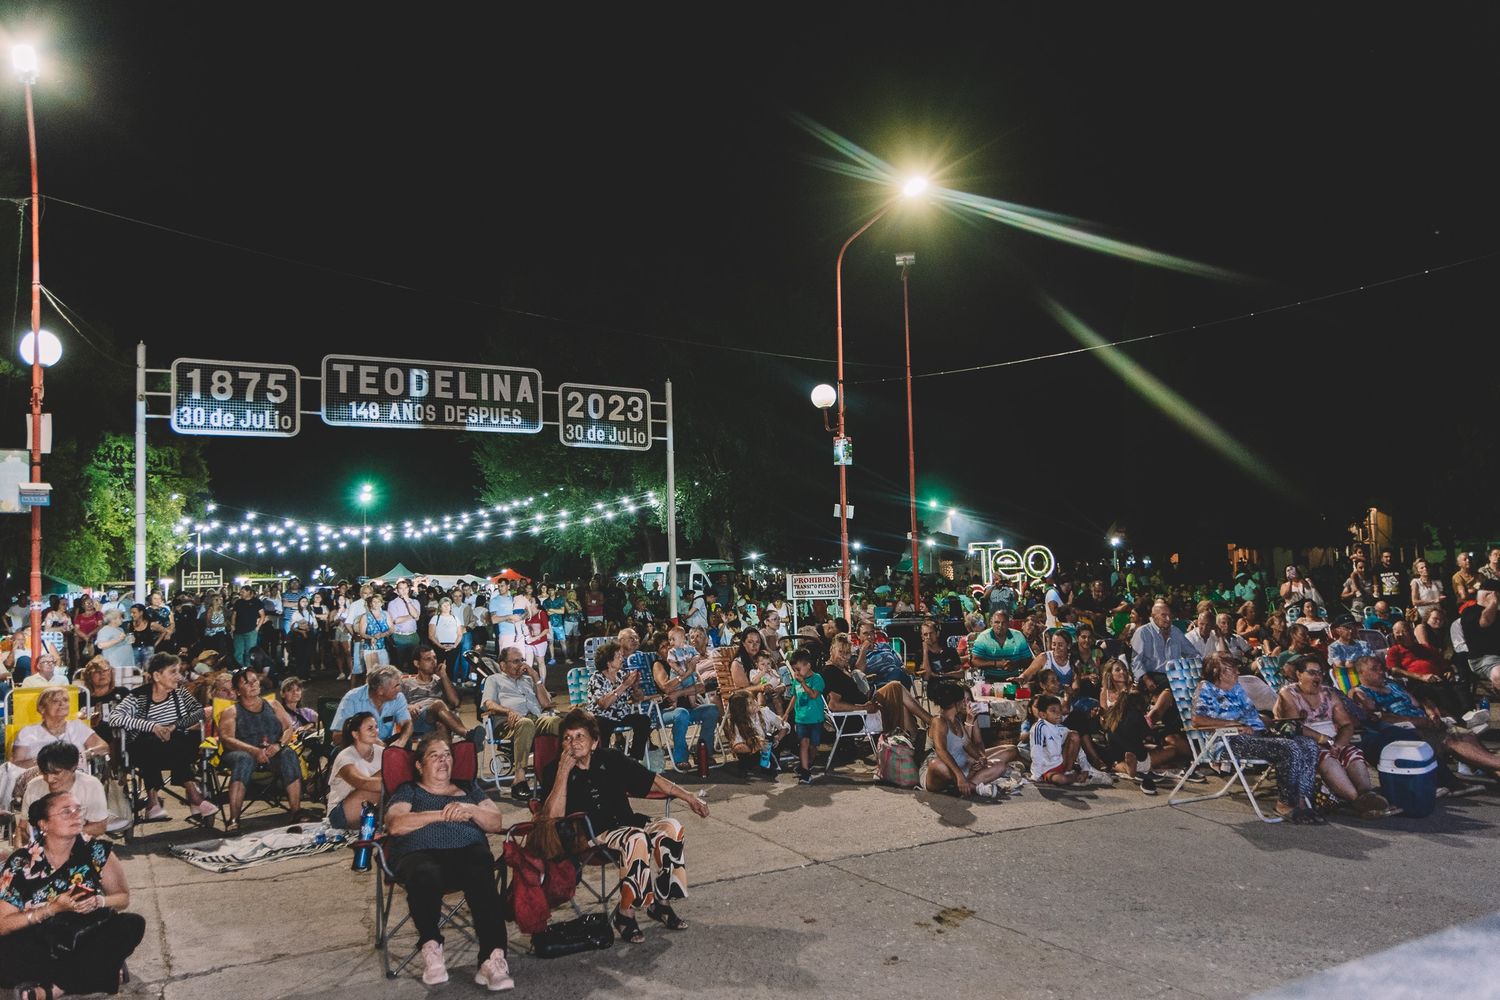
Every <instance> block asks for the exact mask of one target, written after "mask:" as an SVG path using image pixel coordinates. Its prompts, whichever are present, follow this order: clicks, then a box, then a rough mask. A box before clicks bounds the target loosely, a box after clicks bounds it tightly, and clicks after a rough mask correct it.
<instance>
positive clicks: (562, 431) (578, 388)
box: [557, 382, 651, 451]
mask: <svg viewBox="0 0 1500 1000" xmlns="http://www.w3.org/2000/svg"><path fill="white" fill-rule="evenodd" d="M557 437H558V440H559V441H561V442H562V443H563V444H565V445H567V446H568V447H569V448H608V449H611V450H617V451H650V450H651V393H649V392H647V391H646V390H645V389H628V388H626V387H624V386H618V385H585V384H583V383H581V382H564V383H562V384H561V385H559V386H558V387H557Z"/></svg>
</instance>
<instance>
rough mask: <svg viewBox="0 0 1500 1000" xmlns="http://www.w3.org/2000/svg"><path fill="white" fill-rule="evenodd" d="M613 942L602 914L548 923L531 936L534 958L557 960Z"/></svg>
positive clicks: (603, 947) (612, 932)
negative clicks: (544, 927)
mask: <svg viewBox="0 0 1500 1000" xmlns="http://www.w3.org/2000/svg"><path fill="white" fill-rule="evenodd" d="M614 942H615V935H614V931H612V930H611V929H610V926H609V921H608V920H606V919H605V917H604V914H602V913H586V914H584V915H583V916H581V917H574V918H573V919H572V920H564V921H562V922H560V923H555V924H548V925H547V927H546V929H544V930H542V931H539V932H537V933H536V934H533V935H532V936H531V951H532V954H534V955H536V957H537V958H560V957H562V956H563V955H574V954H577V953H578V952H580V951H602V950H604V949H605V948H608V947H610V946H611V945H613V944H614Z"/></svg>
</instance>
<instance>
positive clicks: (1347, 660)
mask: <svg viewBox="0 0 1500 1000" xmlns="http://www.w3.org/2000/svg"><path fill="white" fill-rule="evenodd" d="M1354 629H1355V618H1354V616H1353V615H1350V614H1342V615H1339V616H1338V617H1337V618H1335V619H1334V620H1333V641H1332V642H1330V643H1329V644H1328V666H1329V667H1348V668H1350V669H1353V667H1354V661H1355V660H1357V659H1359V658H1360V657H1361V656H1371V655H1373V653H1374V651H1373V650H1371V649H1370V644H1369V643H1367V642H1365V641H1364V640H1363V639H1356V638H1354Z"/></svg>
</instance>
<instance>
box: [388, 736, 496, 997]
mask: <svg viewBox="0 0 1500 1000" xmlns="http://www.w3.org/2000/svg"><path fill="white" fill-rule="evenodd" d="M413 754H414V757H415V761H414V763H415V765H416V769H417V779H416V780H415V781H408V782H407V783H406V784H404V785H402V786H401V787H400V788H398V789H396V791H395V792H394V793H393V794H392V795H391V799H390V802H389V803H387V805H386V807H385V828H386V831H387V832H388V833H389V834H390V837H391V840H390V846H389V847H388V848H387V850H388V852H389V859H390V863H391V865H392V867H393V868H394V869H395V871H396V875H397V877H398V878H400V880H401V884H402V885H403V886H405V887H406V905H407V908H408V909H409V910H410V911H411V922H412V923H413V924H415V925H416V928H417V940H418V942H419V943H420V944H421V952H422V982H424V983H426V984H427V985H428V986H436V985H437V984H438V983H446V982H447V981H448V967H447V964H446V963H445V962H444V960H443V935H442V934H441V933H439V931H438V923H439V916H440V914H441V913H442V908H443V893H444V892H447V891H452V890H455V889H462V890H463V893H464V898H465V899H466V900H468V903H469V915H470V917H471V918H472V920H473V925H474V936H475V938H477V939H478V941H479V971H478V972H477V973H475V975H474V982H476V983H478V984H479V985H480V986H487V987H489V988H490V989H492V990H508V989H510V988H512V987H513V986H515V981H514V980H513V979H511V975H510V966H509V964H508V963H507V962H506V958H505V948H506V940H505V915H504V913H503V912H502V910H501V907H500V891H499V890H498V889H497V888H495V858H494V856H493V855H492V854H490V845H489V841H488V840H487V839H486V838H485V834H488V833H502V832H504V830H505V822H504V820H503V819H502V818H501V816H500V807H499V806H497V805H495V803H493V802H491V801H490V800H489V798H488V797H486V796H485V794H484V792H482V791H480V789H479V786H478V784H476V783H474V782H469V784H468V785H467V787H464V786H460V785H456V784H454V782H453V751H452V750H450V749H449V748H448V739H447V737H446V736H445V735H443V734H442V733H438V732H431V733H427V734H426V735H424V736H421V737H419V738H418V739H417V742H416V746H415V748H414V750H413Z"/></svg>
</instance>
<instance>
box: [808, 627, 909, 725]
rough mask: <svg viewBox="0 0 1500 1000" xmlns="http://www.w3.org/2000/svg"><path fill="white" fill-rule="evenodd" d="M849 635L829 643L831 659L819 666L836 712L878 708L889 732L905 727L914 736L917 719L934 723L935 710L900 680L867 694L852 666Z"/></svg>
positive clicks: (830, 704) (838, 636)
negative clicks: (928, 706) (926, 705)
mask: <svg viewBox="0 0 1500 1000" xmlns="http://www.w3.org/2000/svg"><path fill="white" fill-rule="evenodd" d="M850 653H851V646H850V644H849V637H848V636H847V635H845V634H843V633H839V634H838V635H837V636H835V637H834V639H833V643H832V645H830V646H829V647H828V662H827V663H825V664H824V665H823V666H822V667H821V668H820V669H819V670H818V675H819V676H821V677H822V678H823V691H824V692H825V695H826V697H827V698H828V708H829V709H830V710H831V711H834V712H879V713H880V724H881V728H882V729H883V730H884V731H885V732H887V733H889V732H893V731H894V730H896V729H902V730H905V731H906V732H907V733H909V734H910V735H912V736H913V737H915V736H916V735H917V723H918V722H919V721H920V722H921V723H922V725H924V726H927V725H931V723H932V714H931V713H930V712H928V711H927V710H926V709H925V708H923V707H922V706H921V705H920V704H918V703H917V700H916V699H915V698H913V697H912V694H911V692H910V691H908V690H907V689H906V688H905V687H904V686H903V685H902V684H901V682H900V681H887V682H886V683H884V684H882V685H881V686H880V687H878V688H876V689H875V690H873V691H871V692H870V693H869V694H868V695H866V694H865V693H864V692H863V691H862V690H861V689H860V687H859V681H858V680H856V679H855V675H854V673H853V672H852V671H851V670H850V669H849V661H850Z"/></svg>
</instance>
